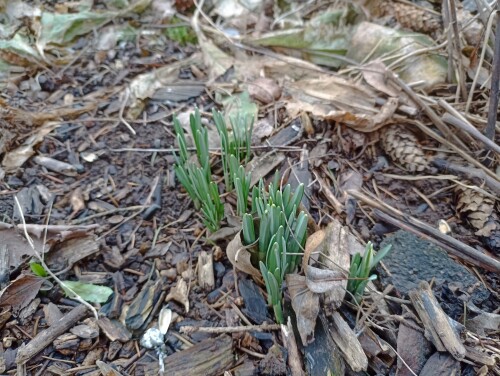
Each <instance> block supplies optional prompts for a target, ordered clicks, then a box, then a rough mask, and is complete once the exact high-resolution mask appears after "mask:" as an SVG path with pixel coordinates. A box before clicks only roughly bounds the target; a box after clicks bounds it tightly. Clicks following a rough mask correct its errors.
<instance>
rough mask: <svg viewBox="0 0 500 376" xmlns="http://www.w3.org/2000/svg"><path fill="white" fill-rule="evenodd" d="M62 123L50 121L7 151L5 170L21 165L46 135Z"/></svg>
mask: <svg viewBox="0 0 500 376" xmlns="http://www.w3.org/2000/svg"><path fill="white" fill-rule="evenodd" d="M59 125H60V124H56V123H48V124H47V125H45V126H43V127H41V128H39V129H38V130H37V131H36V133H35V134H33V135H32V136H30V137H29V138H27V139H26V141H24V143H23V144H22V145H21V146H19V147H18V148H17V149H15V150H12V151H11V152H9V153H7V154H6V155H5V157H4V158H3V160H2V166H3V167H5V170H7V172H8V171H10V170H14V169H16V168H18V167H21V166H22V165H23V164H24V162H26V161H27V160H28V159H29V158H30V157H31V156H32V155H33V154H35V151H34V147H35V146H36V145H37V144H39V143H40V142H42V140H43V139H44V137H45V136H46V135H48V134H49V133H50V132H52V131H53V130H54V129H56V128H57V127H59Z"/></svg>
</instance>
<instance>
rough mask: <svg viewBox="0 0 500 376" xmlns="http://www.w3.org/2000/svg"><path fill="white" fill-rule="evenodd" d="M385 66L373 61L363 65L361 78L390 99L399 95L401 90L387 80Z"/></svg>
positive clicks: (378, 61)
mask: <svg viewBox="0 0 500 376" xmlns="http://www.w3.org/2000/svg"><path fill="white" fill-rule="evenodd" d="M386 69H387V68H386V66H385V64H384V63H382V62H381V61H380V60H374V61H372V62H370V63H369V64H367V65H365V69H363V71H362V72H363V78H364V79H365V81H366V82H367V83H368V84H369V85H370V86H371V87H373V88H374V89H377V90H378V91H381V92H382V93H385V94H387V95H388V96H390V97H397V96H399V95H400V92H401V88H399V87H396V86H395V85H393V84H392V81H389V80H387V77H386Z"/></svg>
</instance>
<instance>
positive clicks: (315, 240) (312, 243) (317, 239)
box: [302, 230, 325, 270]
mask: <svg viewBox="0 0 500 376" xmlns="http://www.w3.org/2000/svg"><path fill="white" fill-rule="evenodd" d="M324 239H325V230H319V231H316V232H315V233H314V234H311V235H309V236H308V237H307V240H306V245H305V247H304V256H303V257H302V269H303V270H306V267H307V265H308V264H309V258H310V257H311V256H312V254H313V252H316V251H317V250H318V247H319V246H320V245H321V244H322V243H323V240H324Z"/></svg>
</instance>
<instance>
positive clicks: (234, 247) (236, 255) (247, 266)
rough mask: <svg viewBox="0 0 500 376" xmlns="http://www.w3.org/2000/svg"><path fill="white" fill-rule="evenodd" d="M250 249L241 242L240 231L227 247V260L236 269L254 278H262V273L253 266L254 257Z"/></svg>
mask: <svg viewBox="0 0 500 376" xmlns="http://www.w3.org/2000/svg"><path fill="white" fill-rule="evenodd" d="M248 248H249V247H247V246H244V245H243V243H242V242H241V231H239V232H238V233H237V234H236V236H235V237H234V238H233V240H231V241H230V242H229V244H228V245H227V248H226V254H227V258H228V259H229V261H231V264H233V266H234V267H235V268H236V269H238V270H240V271H242V272H244V273H247V274H250V275H251V276H252V277H257V278H260V276H261V274H260V271H259V270H258V269H256V268H255V267H254V266H253V265H252V261H251V256H252V255H251V253H250V251H249V250H248Z"/></svg>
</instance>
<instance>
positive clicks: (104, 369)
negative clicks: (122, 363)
mask: <svg viewBox="0 0 500 376" xmlns="http://www.w3.org/2000/svg"><path fill="white" fill-rule="evenodd" d="M95 364H96V366H97V367H99V370H100V371H101V374H103V375H106V376H122V374H121V373H120V372H118V371H117V370H116V369H114V368H113V367H111V366H110V365H109V364H107V363H105V362H102V361H100V360H98V361H97V362H95Z"/></svg>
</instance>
